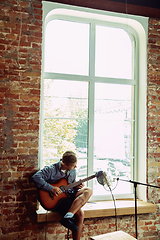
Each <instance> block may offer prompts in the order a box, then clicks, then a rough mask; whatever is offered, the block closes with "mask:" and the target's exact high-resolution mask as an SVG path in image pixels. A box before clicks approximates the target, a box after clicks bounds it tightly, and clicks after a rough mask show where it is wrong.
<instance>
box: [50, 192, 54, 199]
mask: <svg viewBox="0 0 160 240" xmlns="http://www.w3.org/2000/svg"><path fill="white" fill-rule="evenodd" d="M49 195H50V197H51V199H52V200H54V194H53V193H52V192H49Z"/></svg>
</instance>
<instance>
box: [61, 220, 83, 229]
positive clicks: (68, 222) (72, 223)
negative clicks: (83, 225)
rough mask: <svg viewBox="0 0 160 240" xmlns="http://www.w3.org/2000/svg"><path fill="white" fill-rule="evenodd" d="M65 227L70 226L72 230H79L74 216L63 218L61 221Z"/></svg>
mask: <svg viewBox="0 0 160 240" xmlns="http://www.w3.org/2000/svg"><path fill="white" fill-rule="evenodd" d="M59 222H60V223H61V224H62V225H63V226H64V227H66V228H69V229H70V230H72V231H78V229H79V227H78V226H77V225H76V224H75V223H74V220H73V218H62V219H61V220H60V221H59Z"/></svg>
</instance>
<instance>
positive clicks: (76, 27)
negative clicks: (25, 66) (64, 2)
mask: <svg viewBox="0 0 160 240" xmlns="http://www.w3.org/2000/svg"><path fill="white" fill-rule="evenodd" d="M44 65H45V66H44V67H45V71H46V72H56V73H66V74H79V75H88V71H89V24H85V23H78V22H71V21H63V20H52V21H50V22H49V23H48V24H47V26H46V31H45V63H44Z"/></svg>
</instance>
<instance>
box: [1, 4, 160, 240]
mask: <svg viewBox="0 0 160 240" xmlns="http://www.w3.org/2000/svg"><path fill="white" fill-rule="evenodd" d="M0 6H1V8H0V28H1V31H0V53H1V54H0V113H1V115H0V140H1V141H0V155H1V160H0V239H2V240H6V239H7V240H9V239H11V240H17V239H27V240H36V239H37V240H41V239H45V224H44V223H39V224H38V223H37V221H36V214H35V210H36V189H35V187H34V185H33V184H32V183H31V182H30V176H31V175H32V174H33V172H35V171H36V170H37V169H38V141H39V110H40V82H41V49H42V46H41V44H42V3H41V1H38V0H32V1H29V0H25V1H23V0H22V1H18V0H17V1H16V0H6V1H5V0H3V1H2V2H1V4H0ZM20 10H21V12H22V15H21V13H20ZM21 16H22V34H21V38H20V45H18V43H19V35H20V27H21ZM159 33H160V20H159V21H158V20H156V19H150V22H149V40H148V82H147V86H148V182H149V183H151V184H155V185H160V183H159V182H160V177H159V170H160V164H159V163H160V124H159V120H160V119H159V118H160V117H159V111H160V110H159V109H160V97H159V93H160V71H159V70H160V37H159ZM18 48H19V52H18ZM18 55H19V63H20V65H21V68H19V65H18V62H17V56H18ZM148 199H149V201H150V202H154V203H156V204H157V213H156V214H145V215H140V216H139V217H138V233H139V239H141V240H158V239H160V233H158V227H159V224H160V216H159V204H160V200H159V199H160V194H159V190H157V189H149V190H148ZM118 230H123V231H125V232H128V233H130V234H132V235H134V232H135V228H134V216H125V217H119V218H118ZM111 231H115V220H114V218H96V219H86V220H85V223H84V229H83V237H82V239H89V236H92V235H96V234H102V233H106V232H111ZM66 233H67V231H66V229H64V228H63V227H62V226H61V225H60V224H59V223H48V225H47V237H48V239H55V240H57V239H64V236H66Z"/></svg>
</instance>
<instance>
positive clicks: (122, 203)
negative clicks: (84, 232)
mask: <svg viewBox="0 0 160 240" xmlns="http://www.w3.org/2000/svg"><path fill="white" fill-rule="evenodd" d="M82 209H83V211H84V217H85V218H96V217H110V216H115V208H114V202H113V201H99V202H88V203H86V204H85V206H84V207H83V208H82ZM153 212H156V205H155V204H152V203H148V202H143V201H141V200H137V214H143V213H153ZM46 213H47V211H46V210H45V209H44V208H43V207H42V206H39V209H38V210H37V222H45V221H59V220H60V218H61V216H60V215H59V214H58V213H55V212H51V211H48V214H47V217H46ZM116 213H117V216H122V215H134V214H135V201H134V200H133V199H132V200H116Z"/></svg>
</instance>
